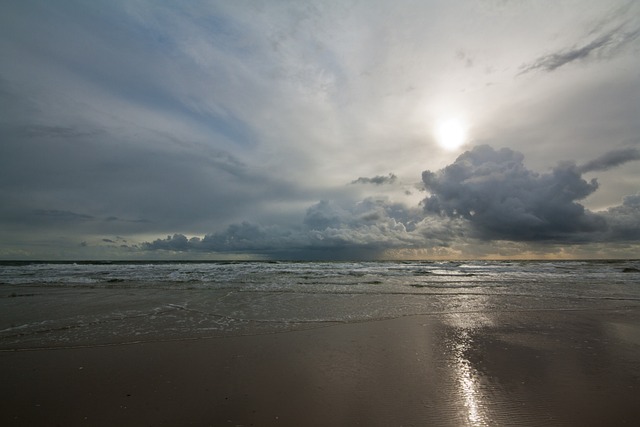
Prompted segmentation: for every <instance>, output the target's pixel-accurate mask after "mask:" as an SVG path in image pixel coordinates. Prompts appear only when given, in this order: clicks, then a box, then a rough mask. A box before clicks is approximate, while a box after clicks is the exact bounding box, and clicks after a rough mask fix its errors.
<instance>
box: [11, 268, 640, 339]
mask: <svg viewBox="0 0 640 427" xmlns="http://www.w3.org/2000/svg"><path fill="white" fill-rule="evenodd" d="M639 269H640V262H639V261H633V260H626V261H553V262H550V261H465V262H417V261H416V262H414V261H407V262H390V261H389V262H75V263H74V262H0V351H13V350H24V349H35V348H57V347H63V348H67V347H82V346H100V345H118V344H126V343H134V342H144V341H157V340H178V339H199V338H205V337H223V336H232V335H249V334H264V333H277V332H286V331H291V330H296V329H301V328H314V327H321V326H326V325H331V324H337V323H348V322H363V321H375V320H379V319H389V318H395V317H401V316H411V315H430V316H438V315H455V314H461V313H466V314H473V313H478V314H480V313H487V312H507V311H509V312H518V311H533V310H538V311H539V310H590V309H598V310H622V309H625V308H630V307H636V308H637V307H638V306H640V272H639V271H638V270H639Z"/></svg>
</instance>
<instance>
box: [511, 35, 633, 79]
mask: <svg viewBox="0 0 640 427" xmlns="http://www.w3.org/2000/svg"><path fill="white" fill-rule="evenodd" d="M638 36H640V29H634V30H631V31H625V30H623V29H622V28H621V27H619V28H616V29H614V30H612V31H610V32H608V33H606V34H604V35H601V36H599V37H597V38H596V39H594V40H592V41H591V42H589V43H587V44H585V45H582V46H573V47H571V48H568V49H563V50H561V51H558V52H555V53H551V54H547V55H544V56H541V57H539V58H538V59H536V60H535V61H533V62H531V63H530V64H525V65H523V66H522V71H521V72H520V74H525V73H528V72H530V71H536V70H542V71H547V72H551V71H554V70H556V69H558V68H560V67H562V66H564V65H567V64H570V63H572V62H575V61H579V60H586V59H589V58H594V57H599V56H608V55H610V54H612V53H614V52H615V51H617V50H619V49H621V48H623V47H625V46H626V45H627V44H629V43H631V42H632V41H634V40H635V39H637V38H638Z"/></svg>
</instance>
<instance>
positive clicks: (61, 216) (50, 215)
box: [33, 209, 95, 222]
mask: <svg viewBox="0 0 640 427" xmlns="http://www.w3.org/2000/svg"><path fill="white" fill-rule="evenodd" d="M33 215H34V216H35V217H36V218H38V219H41V220H46V221H63V222H84V221H92V220H94V219H95V218H94V217H93V216H91V215H86V214H80V213H76V212H71V211H61V210H56V209H36V210H34V211H33Z"/></svg>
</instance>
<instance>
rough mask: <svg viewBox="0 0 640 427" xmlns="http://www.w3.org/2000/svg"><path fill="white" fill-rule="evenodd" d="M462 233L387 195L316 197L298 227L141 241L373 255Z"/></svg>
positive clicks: (436, 243) (243, 227) (238, 227)
mask: <svg viewBox="0 0 640 427" xmlns="http://www.w3.org/2000/svg"><path fill="white" fill-rule="evenodd" d="M463 234H464V224H462V223H461V221H459V220H457V219H449V218H438V217H428V218H425V216H424V215H423V213H422V212H421V210H420V209H419V208H408V207H406V206H404V205H403V204H399V203H392V202H390V201H388V200H387V199H373V198H369V199H365V200H362V201H360V202H358V203H355V204H351V205H347V206H340V205H339V204H337V203H335V202H330V201H320V202H318V203H316V204H314V205H312V206H311V207H309V209H308V210H307V213H306V216H305V218H304V221H303V223H302V224H301V225H300V226H298V227H290V228H285V227H282V226H262V225H258V224H252V223H249V222H242V223H239V224H232V225H230V226H229V227H228V228H227V229H225V230H223V231H221V232H217V233H211V234H207V235H206V236H204V237H203V238H199V237H192V238H187V237H186V236H185V235H183V234H174V235H171V236H167V237H166V238H165V239H157V240H155V241H153V242H146V243H144V244H143V245H142V248H143V249H145V250H150V251H155V250H168V251H178V252H180V251H195V252H199V251H206V252H243V253H247V252H249V253H261V254H268V255H270V256H274V257H278V258H291V259H325V258H328V259H330V258H333V259H340V258H351V259H353V258H376V257H380V256H382V255H383V254H384V253H385V251H387V250H389V249H396V248H403V249H405V248H425V247H446V246H448V245H449V243H450V242H451V241H453V240H454V239H455V238H456V237H459V236H461V235H463Z"/></svg>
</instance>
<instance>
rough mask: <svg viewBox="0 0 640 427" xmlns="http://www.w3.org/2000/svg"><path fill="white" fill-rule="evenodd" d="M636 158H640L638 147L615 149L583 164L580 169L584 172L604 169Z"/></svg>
mask: <svg viewBox="0 0 640 427" xmlns="http://www.w3.org/2000/svg"><path fill="white" fill-rule="evenodd" d="M634 160H640V150H638V149H637V148H626V149H622V150H613V151H609V152H608V153H606V154H604V155H602V156H600V157H598V158H597V159H594V160H591V161H590V162H587V163H585V164H584V165H581V166H580V167H579V168H578V169H579V170H580V172H583V173H584V172H593V171H604V170H608V169H611V168H614V167H616V166H620V165H622V164H624V163H627V162H631V161H634Z"/></svg>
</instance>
